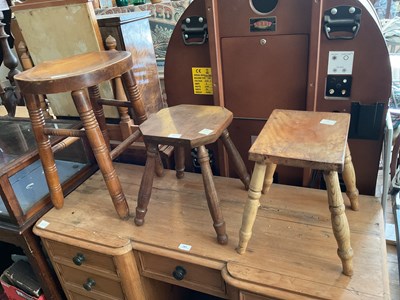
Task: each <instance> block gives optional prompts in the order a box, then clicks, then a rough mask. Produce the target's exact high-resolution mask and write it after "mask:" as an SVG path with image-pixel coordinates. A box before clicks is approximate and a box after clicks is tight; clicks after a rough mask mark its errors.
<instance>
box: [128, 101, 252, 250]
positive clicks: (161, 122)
mask: <svg viewBox="0 0 400 300" xmlns="http://www.w3.org/2000/svg"><path fill="white" fill-rule="evenodd" d="M232 119H233V115H232V113H231V112H230V111H229V110H227V109H226V108H224V107H220V106H207V105H177V106H173V107H168V108H164V109H162V110H160V111H158V112H157V113H156V114H154V115H152V116H150V117H149V119H148V120H147V121H145V122H143V123H142V124H141V125H140V126H139V129H140V131H141V133H142V135H143V140H144V142H145V143H146V145H147V161H146V166H145V171H144V174H143V178H142V182H141V185H140V189H139V195H138V203H137V208H136V216H135V223H136V225H138V226H140V225H142V224H143V223H144V217H145V214H146V212H147V206H148V204H149V201H150V197H151V189H152V185H153V177H154V166H155V158H156V153H157V151H158V145H159V144H163V145H171V146H174V153H175V168H176V176H177V177H178V178H182V177H183V176H184V169H185V166H184V161H185V157H184V149H185V148H190V149H192V148H197V150H198V152H197V153H198V160H199V162H200V167H201V173H202V177H203V182H204V188H205V193H206V198H207V203H208V207H209V210H210V214H211V217H212V219H213V221H214V228H215V231H216V232H217V240H218V242H219V243H220V244H226V243H227V242H228V236H227V235H226V232H225V221H224V219H223V216H222V211H221V208H220V206H219V200H218V195H217V193H216V190H215V186H214V181H213V178H212V171H211V167H210V160H209V155H208V151H207V149H206V148H205V146H206V145H208V144H211V143H214V142H216V141H217V140H218V139H220V140H221V141H222V143H223V145H224V146H225V149H226V150H227V152H228V155H229V157H230V158H231V160H232V162H233V166H234V168H235V171H236V173H237V174H238V175H239V177H240V179H241V180H242V182H243V184H244V185H245V187H246V188H248V185H249V181H250V175H249V174H248V173H247V170H246V167H245V165H244V162H243V160H242V158H241V157H240V155H239V153H238V151H237V149H236V147H235V146H234V144H233V143H232V141H231V139H230V137H229V133H228V130H227V127H228V126H229V125H230V123H231V122H232Z"/></svg>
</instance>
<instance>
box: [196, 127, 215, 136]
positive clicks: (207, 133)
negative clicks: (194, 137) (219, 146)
mask: <svg viewBox="0 0 400 300" xmlns="http://www.w3.org/2000/svg"><path fill="white" fill-rule="evenodd" d="M213 131H214V130H211V129H207V128H204V129H202V130H200V131H199V133H200V134H204V135H209V134H211V133H212V132H213Z"/></svg>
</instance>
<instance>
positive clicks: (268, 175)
mask: <svg viewBox="0 0 400 300" xmlns="http://www.w3.org/2000/svg"><path fill="white" fill-rule="evenodd" d="M275 170H276V164H273V163H267V168H266V169H265V177H264V184H263V188H262V191H261V192H262V193H263V194H266V193H268V191H269V189H270V188H271V185H272V182H273V181H274V173H275Z"/></svg>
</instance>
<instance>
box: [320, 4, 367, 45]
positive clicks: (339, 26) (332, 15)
mask: <svg viewBox="0 0 400 300" xmlns="http://www.w3.org/2000/svg"><path fill="white" fill-rule="evenodd" d="M360 21H361V9H359V8H357V7H354V6H337V7H333V8H331V9H329V10H327V11H325V13H324V31H325V35H326V37H327V38H328V40H352V39H354V37H355V36H356V35H357V33H358V31H359V30H360Z"/></svg>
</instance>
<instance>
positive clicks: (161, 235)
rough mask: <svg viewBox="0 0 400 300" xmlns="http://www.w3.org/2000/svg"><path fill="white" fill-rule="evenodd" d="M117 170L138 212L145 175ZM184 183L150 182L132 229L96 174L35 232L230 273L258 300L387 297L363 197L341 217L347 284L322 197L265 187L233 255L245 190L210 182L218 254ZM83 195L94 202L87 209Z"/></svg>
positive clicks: (201, 204)
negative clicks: (142, 214)
mask: <svg viewBox="0 0 400 300" xmlns="http://www.w3.org/2000/svg"><path fill="white" fill-rule="evenodd" d="M115 168H116V170H117V172H118V173H119V174H120V180H121V183H122V186H123V188H124V190H125V191H126V194H127V195H128V198H127V200H128V203H129V206H131V207H135V206H136V200H137V196H136V195H137V192H138V190H139V184H140V179H141V175H142V173H143V167H140V166H134V165H121V164H115ZM185 175H186V176H185V177H184V178H182V179H181V180H177V179H176V176H175V172H174V171H166V175H165V177H163V178H157V177H156V178H155V179H154V187H153V193H152V202H151V209H149V212H148V214H147V216H146V218H147V223H146V225H145V226H142V227H136V226H135V225H134V224H133V222H129V221H128V222H127V221H122V220H120V219H119V218H118V217H117V216H116V215H115V213H114V211H113V207H112V204H111V202H110V201H108V199H107V197H106V196H105V195H107V193H108V192H107V189H106V188H105V186H104V183H103V179H102V176H101V174H100V173H99V172H98V173H96V174H95V175H94V176H92V177H91V178H90V179H88V180H87V181H86V182H85V183H84V184H83V185H81V186H80V187H78V188H77V189H76V190H75V191H74V192H73V193H71V194H70V195H69V196H68V201H66V202H65V205H64V208H63V209H62V210H51V211H50V212H49V213H47V214H46V215H45V216H44V217H43V218H41V220H46V221H48V222H49V223H50V224H49V225H48V226H47V227H46V228H45V229H42V228H39V227H37V226H36V227H35V233H36V234H38V235H40V236H46V237H47V238H49V239H54V240H59V241H61V242H63V243H68V244H72V245H75V246H85V247H86V248H88V247H89V249H92V250H95V251H97V250H98V251H113V252H116V251H118V249H119V247H123V246H124V245H126V247H127V246H128V244H129V245H131V247H133V248H134V249H138V250H140V251H144V252H146V253H153V254H155V255H161V256H164V257H170V258H173V259H178V260H180V261H183V262H190V263H196V264H200V265H204V266H209V267H213V268H218V269H220V270H222V269H223V268H224V266H227V268H228V270H229V272H228V273H227V276H228V277H229V278H232V279H235V280H236V283H230V282H228V284H238V282H240V283H241V284H242V285H241V289H242V290H247V291H253V292H255V290H254V289H255V287H257V288H258V292H257V293H259V294H262V295H267V296H270V297H272V298H273V297H275V298H284V299H306V298H308V299H309V298H314V299H315V298H318V297H319V298H326V299H346V300H347V299H389V285H388V274H387V267H386V261H385V260H386V246H385V237H384V233H383V228H384V227H383V217H382V211H381V206H380V201H379V199H377V198H375V197H371V196H363V195H361V196H360V202H362V203H363V209H362V210H360V211H358V212H354V211H352V210H348V211H347V218H348V221H349V224H350V232H351V236H352V248H353V250H354V253H355V255H354V260H353V267H354V275H353V276H352V277H351V278H350V277H348V276H344V275H342V274H341V264H340V260H339V259H338V257H337V255H336V251H335V249H336V247H337V246H336V240H335V237H334V235H333V234H332V229H331V226H332V225H331V217H330V212H329V210H328V209H327V207H326V206H327V205H326V192H325V191H321V190H315V189H306V188H299V187H293V186H283V185H277V184H272V186H271V189H270V191H269V193H268V195H261V198H260V203H261V206H260V208H259V210H258V217H257V220H256V222H255V224H254V228H253V239H251V240H250V242H249V244H248V249H247V252H246V254H245V255H239V254H238V253H237V252H236V251H235V248H236V246H237V243H238V235H237V232H238V229H239V228H240V224H241V221H242V213H243V208H244V203H245V202H244V200H245V199H246V198H247V192H246V191H244V190H243V188H242V183H241V182H240V181H239V180H238V179H232V178H223V177H214V181H215V186H216V190H217V192H218V196H219V199H220V204H221V208H222V212H223V213H224V217H225V221H226V231H227V234H228V235H229V236H230V239H229V241H228V244H227V245H226V246H221V245H219V244H217V243H215V232H214V229H213V228H212V227H211V226H210V224H209V223H210V217H209V215H208V213H207V211H208V207H207V204H206V202H205V201H203V199H204V189H203V186H202V182H201V181H202V180H201V177H200V175H199V174H193V173H186V174H185ZM88 197H90V199H91V201H85V200H86V199H87V198H88ZM346 206H348V205H346ZM88 212H90V218H88ZM131 217H133V215H132V216H131ZM39 222H40V220H39ZM181 243H185V244H188V245H191V246H192V248H191V250H190V251H189V252H186V251H182V250H179V249H178V246H179V245H180V244H181ZM371 274H373V276H371ZM225 280H227V279H225Z"/></svg>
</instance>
